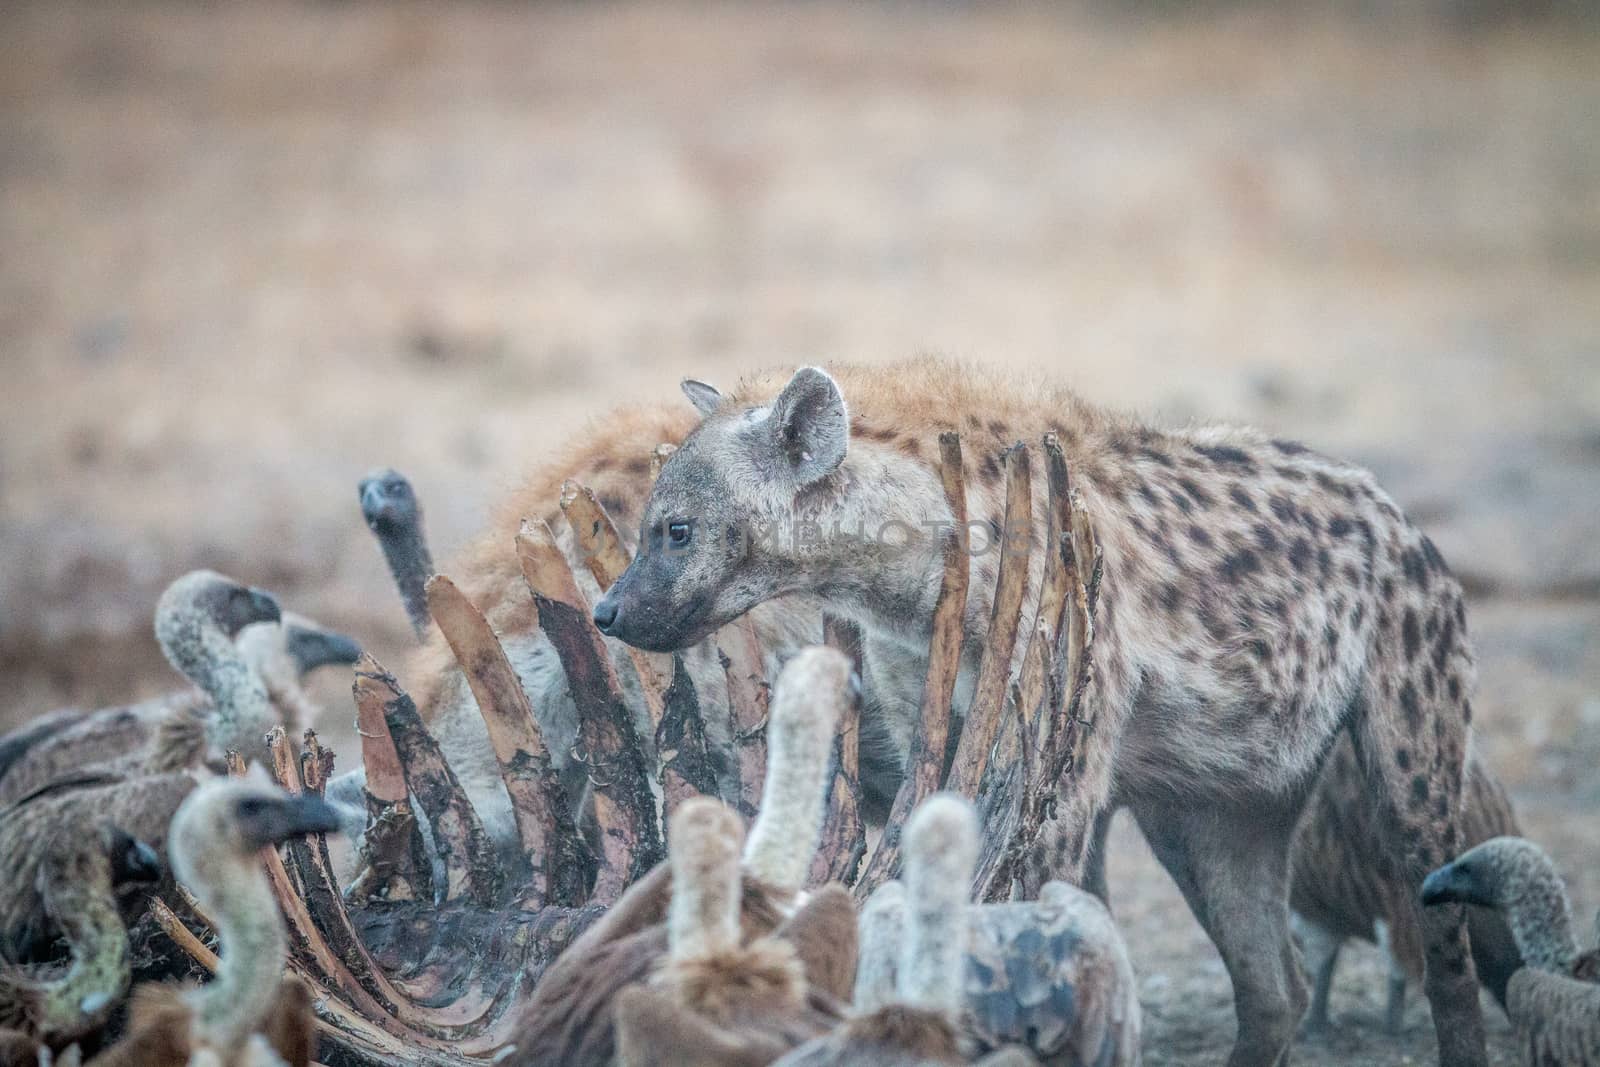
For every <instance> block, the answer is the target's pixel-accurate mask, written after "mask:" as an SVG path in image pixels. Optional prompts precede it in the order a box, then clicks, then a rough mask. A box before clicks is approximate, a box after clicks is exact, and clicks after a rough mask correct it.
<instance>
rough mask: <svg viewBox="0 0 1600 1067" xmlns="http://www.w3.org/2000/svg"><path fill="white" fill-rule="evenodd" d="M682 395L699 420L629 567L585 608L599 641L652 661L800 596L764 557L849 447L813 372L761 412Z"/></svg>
mask: <svg viewBox="0 0 1600 1067" xmlns="http://www.w3.org/2000/svg"><path fill="white" fill-rule="evenodd" d="M683 391H684V393H685V394H687V396H688V397H689V400H690V402H691V403H693V404H694V406H695V407H696V408H698V409H699V410H700V412H701V413H702V414H703V415H704V416H705V418H704V420H703V421H702V422H701V423H700V425H699V427H697V428H696V429H695V431H694V432H693V433H691V434H690V435H689V437H688V439H687V440H685V441H684V443H683V445H682V447H680V448H679V449H678V450H677V451H676V452H674V453H672V455H671V456H670V457H669V458H668V459H667V461H666V463H665V464H663V465H662V468H661V476H660V477H659V478H658V479H657V480H656V484H655V488H654V489H653V490H652V491H651V493H650V500H649V503H647V504H646V505H645V510H644V520H643V523H642V525H641V528H640V531H639V551H638V555H637V556H635V557H634V560H633V563H632V565H630V566H629V567H628V569H627V570H626V571H624V572H623V574H622V577H620V578H618V579H617V581H616V584H614V585H613V586H612V587H611V588H610V590H608V591H607V593H606V595H605V596H604V597H602V598H601V600H600V602H599V603H598V604H596V605H595V608H594V621H595V625H596V626H598V627H599V628H600V631H601V632H602V633H604V634H607V635H609V636H611V637H616V638H620V639H621V640H623V641H626V642H627V643H628V644H630V645H634V646H635V647H638V648H643V649H649V650H650V651H653V652H668V651H672V650H675V649H680V648H686V647H688V646H689V645H692V644H694V643H696V642H697V641H699V640H700V639H702V638H703V637H705V636H706V635H708V634H710V633H711V632H712V631H713V630H715V629H716V628H717V627H719V626H721V625H723V624H724V623H726V622H729V621H730V620H732V619H736V618H738V617H739V616H740V615H742V614H744V613H745V612H747V611H749V610H750V609H751V608H753V607H755V606H756V605H757V604H759V603H761V602H762V601H764V600H768V599H771V598H772V597H775V596H779V595H781V594H783V593H786V592H792V591H794V590H796V589H799V588H802V587H803V585H804V578H803V576H802V575H800V574H799V573H797V571H798V569H797V568H796V567H795V566H794V561H793V559H792V558H791V557H789V556H787V555H786V554H785V553H783V552H779V551H776V550H774V547H773V546H774V543H775V541H776V540H778V539H781V538H783V537H784V536H786V535H785V533H784V532H783V531H782V530H781V529H780V528H781V527H782V526H783V525H784V524H786V523H789V522H791V521H792V519H793V517H794V516H795V515H796V513H797V508H796V504H797V502H798V501H799V499H800V498H801V497H802V495H805V494H810V495H812V496H813V497H815V496H816V495H818V493H817V490H818V489H819V488H820V487H821V486H822V484H823V483H824V482H825V481H826V480H827V479H828V478H829V477H830V476H831V475H833V474H834V473H835V472H836V471H838V469H839V467H840V465H841V464H842V463H843V462H844V458H845V451H846V449H847V448H848V445H849V438H850V418H849V414H848V413H847V411H846V409H845V403H844V397H843V395H842V394H841V393H840V392H839V386H838V385H837V384H836V383H835V382H834V380H833V379H832V378H831V377H829V376H828V375H827V374H826V373H824V372H823V371H821V370H818V369H817V368H815V367H803V368H801V369H800V370H798V371H796V372H795V375H794V377H793V378H791V379H790V380H789V383H788V384H787V385H786V386H784V388H783V391H782V392H781V393H779V394H778V396H777V397H776V399H774V400H773V401H772V402H770V403H765V404H738V403H734V402H732V401H730V400H727V399H725V398H724V397H723V396H722V394H720V393H718V392H717V390H715V389H714V388H712V387H711V386H709V385H706V384H705V383H703V382H695V381H686V382H684V383H683ZM822 495H825V494H822Z"/></svg>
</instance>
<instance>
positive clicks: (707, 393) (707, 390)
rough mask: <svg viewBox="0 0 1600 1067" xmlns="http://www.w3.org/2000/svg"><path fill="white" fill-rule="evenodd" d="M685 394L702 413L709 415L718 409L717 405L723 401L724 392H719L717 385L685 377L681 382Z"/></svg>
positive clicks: (680, 385)
mask: <svg viewBox="0 0 1600 1067" xmlns="http://www.w3.org/2000/svg"><path fill="white" fill-rule="evenodd" d="M679 387H680V388H682V389H683V395H684V396H686V397H688V398H689V403H691V404H693V405H694V409H695V410H696V411H698V412H699V413H700V414H702V415H709V414H711V413H712V412H713V411H715V410H717V405H718V404H721V403H722V394H721V393H719V392H717V387H716V386H714V385H707V384H706V383H705V382H697V381H695V380H694V379H693V378H685V379H684V380H683V381H682V382H680V383H679Z"/></svg>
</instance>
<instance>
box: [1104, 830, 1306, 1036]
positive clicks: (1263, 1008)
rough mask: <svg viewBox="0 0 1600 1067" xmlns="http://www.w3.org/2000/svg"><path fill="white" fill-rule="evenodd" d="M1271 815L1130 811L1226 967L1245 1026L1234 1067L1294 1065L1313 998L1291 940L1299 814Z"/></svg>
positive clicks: (1235, 1006)
mask: <svg viewBox="0 0 1600 1067" xmlns="http://www.w3.org/2000/svg"><path fill="white" fill-rule="evenodd" d="M1279 807H1280V808H1281V807H1282V806H1281V805H1280V806H1279ZM1272 809H1273V805H1272V804H1271V803H1270V802H1268V803H1263V804H1261V805H1258V806H1255V807H1253V808H1241V809H1231V810H1230V809H1228V808H1219V807H1216V806H1212V805H1205V806H1200V805H1194V804H1182V803H1172V802H1135V803H1134V805H1133V811H1134V815H1135V817H1136V818H1137V819H1138V820H1139V828H1140V829H1141V830H1143V831H1144V836H1145V839H1146V840H1147V841H1148V842H1149V843H1150V848H1151V850H1152V851H1154V852H1155V854H1156V858H1157V859H1159V860H1160V861H1161V865H1162V866H1163V867H1165V868H1166V869H1167V873H1168V874H1170V875H1171V876H1172V880H1173V881H1174V882H1176V883H1177V884H1178V888H1179V889H1180V890H1182V891H1183V896H1184V899H1185V900H1187V901H1188V903H1189V910H1191V911H1192V912H1194V917H1195V918H1196V919H1198V920H1199V921H1200V925H1201V926H1202V927H1204V928H1205V931H1206V934H1207V935H1209V936H1210V938H1211V941H1212V943H1213V944H1214V945H1216V947H1217V952H1218V953H1219V954H1220V955H1221V956H1222V962H1223V965H1224V966H1226V967H1227V969H1228V978H1229V979H1230V980H1231V981H1232V983H1233V1010H1234V1015H1235V1016H1236V1017H1237V1019H1238V1023H1239V1033H1238V1037H1237V1038H1236V1039H1235V1040H1234V1045H1233V1053H1232V1054H1231V1055H1230V1056H1229V1057H1228V1067H1283V1065H1284V1064H1286V1063H1288V1057H1289V1047H1290V1045H1291V1044H1292V1043H1293V1042H1294V1038H1295V1033H1296V1031H1297V1029H1298V1028H1299V1025H1300V1019H1301V1017H1302V1016H1303V1015H1304V1014H1305V1010H1306V1004H1307V1001H1308V1000H1309V999H1310V998H1309V995H1308V994H1307V992H1306V984H1305V978H1304V977H1303V976H1302V975H1301V973H1300V961H1299V959H1298V958H1297V957H1296V953H1295V950H1294V943H1293V942H1292V941H1291V940H1290V937H1289V845H1290V842H1291V841H1292V840H1293V837H1294V826H1295V821H1296V819H1295V815H1296V814H1297V813H1295V812H1293V811H1289V810H1278V811H1274V810H1272Z"/></svg>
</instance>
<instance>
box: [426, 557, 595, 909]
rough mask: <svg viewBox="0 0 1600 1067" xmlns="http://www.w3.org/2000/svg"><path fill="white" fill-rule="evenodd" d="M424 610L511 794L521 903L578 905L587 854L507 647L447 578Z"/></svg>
mask: <svg viewBox="0 0 1600 1067" xmlns="http://www.w3.org/2000/svg"><path fill="white" fill-rule="evenodd" d="M428 610H429V611H431V612H432V613H433V621H434V622H435V623H436V624H437V625H438V627H439V629H440V631H441V632H442V633H443V634H444V636H445V640H446V641H448V642H449V643H450V648H451V650H452V651H454V652H455V655H456V661H457V662H458V663H459V664H460V665H461V670H462V673H463V674H465V675H466V677H467V684H468V685H469V686H470V687H471V689H472V696H473V698H474V699H475V700H476V701H477V702H478V710H479V711H480V712H481V713H482V714H483V721H484V724H485V725H486V726H487V727H488V729H489V741H490V744H491V745H492V746H493V748H494V755H495V759H496V760H497V761H498V762H499V764H500V780H501V781H503V782H504V783H505V787H506V792H507V793H509V794H510V796H511V807H512V813H513V815H514V816H515V817H516V823H517V834H518V836H519V837H520V838H521V841H522V851H523V854H524V855H525V856H526V857H527V860H528V865H529V867H530V868H531V874H530V876H529V881H528V885H527V887H526V888H525V889H524V890H523V891H522V893H521V895H520V897H519V901H520V903H521V905H522V906H523V907H525V908H530V909H532V908H539V907H543V906H544V905H545V904H547V903H553V904H578V903H581V902H582V900H583V896H584V893H585V891H586V889H587V888H588V883H589V877H590V857H589V855H588V852H587V850H586V849H585V848H584V847H583V842H582V839H581V838H580V837H579V836H578V833H577V828H576V827H575V826H574V824H573V821H572V816H571V809H570V807H569V805H568V802H567V799H566V794H565V792H564V791H563V790H562V788H561V779H560V777H559V776H558V775H557V774H556V772H555V771H554V770H553V769H552V768H551V766H550V753H549V751H548V750H546V748H545V747H544V738H543V737H541V736H540V734H539V725H538V723H537V722H536V721H535V720H534V717H533V706H532V705H531V704H529V703H528V694H527V692H526V691H525V690H524V689H523V688H522V682H521V680H520V679H518V678H517V675H516V672H515V671H514V670H512V668H511V661H510V660H508V659H507V658H506V653H505V649H504V648H502V647H501V646H500V641H499V639H498V638H496V637H495V635H494V631H493V630H492V629H490V628H489V623H488V621H487V620H486V619H485V618H484V617H483V614H482V612H480V611H479V610H478V609H477V608H476V607H474V606H473V604H472V602H471V601H469V600H468V599H467V598H466V595H465V594H464V593H462V592H461V590H459V589H457V588H456V585H455V583H454V582H452V581H451V580H450V579H449V578H446V577H445V576H444V575H436V576H434V577H433V578H431V579H430V580H429V581H428Z"/></svg>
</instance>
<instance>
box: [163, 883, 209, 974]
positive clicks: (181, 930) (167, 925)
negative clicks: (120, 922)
mask: <svg viewBox="0 0 1600 1067" xmlns="http://www.w3.org/2000/svg"><path fill="white" fill-rule="evenodd" d="M150 917H151V918H153V919H155V921H156V925H157V926H159V927H161V929H162V931H163V932H164V933H165V934H166V935H167V936H168V937H170V938H172V943H173V944H174V945H177V946H178V947H179V948H181V949H182V950H183V951H184V953H185V954H186V955H187V956H188V957H189V958H190V959H192V960H194V961H195V962H196V963H198V964H199V965H200V966H201V967H203V968H204V969H205V971H206V973H207V974H213V975H214V974H216V973H217V967H218V965H219V962H220V961H219V960H218V959H217V954H216V953H215V952H212V951H211V950H210V949H209V948H207V947H206V945H205V942H203V941H201V940H200V939H199V938H198V937H196V936H195V935H194V933H193V931H191V930H190V929H189V928H188V927H187V926H185V925H183V920H182V919H180V918H178V916H177V915H176V914H174V913H173V911H172V909H171V908H169V907H167V905H166V902H165V901H163V900H162V899H161V898H160V897H151V898H150Z"/></svg>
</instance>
